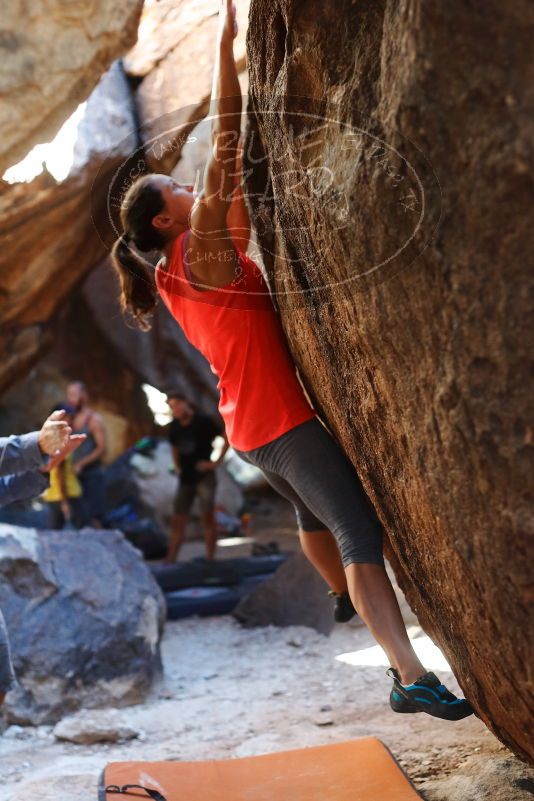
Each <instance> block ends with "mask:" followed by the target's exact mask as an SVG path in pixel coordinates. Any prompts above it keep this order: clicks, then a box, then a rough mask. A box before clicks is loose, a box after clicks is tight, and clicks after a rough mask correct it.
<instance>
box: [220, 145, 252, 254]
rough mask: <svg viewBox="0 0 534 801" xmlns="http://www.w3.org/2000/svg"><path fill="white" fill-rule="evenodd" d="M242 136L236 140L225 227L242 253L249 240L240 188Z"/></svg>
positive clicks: (246, 247)
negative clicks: (231, 184)
mask: <svg viewBox="0 0 534 801" xmlns="http://www.w3.org/2000/svg"><path fill="white" fill-rule="evenodd" d="M242 138H243V137H242V136H241V137H240V139H239V142H238V150H237V155H236V159H235V176H234V187H235V188H234V194H233V197H232V202H231V204H230V208H229V209H228V214H227V215H226V227H227V228H228V233H229V234H230V236H231V237H232V241H233V243H234V245H235V246H236V248H237V249H238V250H240V251H241V252H242V253H246V252H247V249H248V245H249V242H250V231H251V225H250V217H249V213H248V209H247V205H246V203H245V196H244V194H243V189H242V185H241V182H242V177H243V175H242V174H243V142H242Z"/></svg>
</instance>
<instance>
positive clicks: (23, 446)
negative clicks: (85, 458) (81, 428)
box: [0, 411, 71, 476]
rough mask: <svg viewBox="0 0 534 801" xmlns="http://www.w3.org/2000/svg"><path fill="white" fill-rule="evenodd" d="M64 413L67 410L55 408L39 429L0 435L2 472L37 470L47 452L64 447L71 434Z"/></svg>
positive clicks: (2, 473)
mask: <svg viewBox="0 0 534 801" xmlns="http://www.w3.org/2000/svg"><path fill="white" fill-rule="evenodd" d="M64 416H65V412H64V411H57V412H52V414H51V415H50V417H48V418H47V419H46V420H45V422H44V423H43V426H42V428H41V430H40V431H33V432H32V433H31V434H21V435H20V436H17V435H14V436H11V437H0V476H8V475H10V474H12V473H23V472H25V471H26V470H37V469H39V468H40V467H42V466H43V465H44V464H45V463H46V458H45V457H46V456H52V454H54V453H56V452H58V451H59V450H61V448H64V447H65V445H66V444H67V442H68V440H69V436H70V434H71V428H70V426H69V425H67V423H66V421H65V420H63V417H64Z"/></svg>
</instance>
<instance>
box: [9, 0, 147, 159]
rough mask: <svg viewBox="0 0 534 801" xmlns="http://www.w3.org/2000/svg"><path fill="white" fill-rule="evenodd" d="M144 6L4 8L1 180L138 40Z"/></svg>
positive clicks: (102, 3)
mask: <svg viewBox="0 0 534 801" xmlns="http://www.w3.org/2000/svg"><path fill="white" fill-rule="evenodd" d="M142 5H143V2H142V0H123V2H120V3H116V2H114V1H113V0H95V2H92V3H85V2H80V0H69V2H68V3H65V2H60V0H50V2H47V3H45V4H42V3H27V2H24V0H7V2H5V3H3V4H2V71H1V74H0V128H1V130H2V139H1V142H0V175H2V174H3V173H4V171H5V170H6V169H7V168H8V167H10V166H11V165H13V164H15V163H16V162H17V161H18V160H19V159H21V158H23V157H24V156H25V155H26V153H27V152H28V151H29V150H30V149H31V148H32V147H33V145H35V144H37V143H39V142H46V141H49V140H50V139H52V138H53V137H54V136H55V134H56V133H57V131H58V130H59V128H60V127H61V125H62V124H63V123H64V122H65V120H66V119H67V117H69V116H70V114H72V112H73V111H74V110H75V109H76V107H77V106H78V104H79V103H81V102H82V101H83V100H85V99H86V98H87V97H88V95H89V94H90V92H91V90H92V89H93V87H94V86H95V85H96V83H97V82H98V80H99V78H100V76H101V75H102V74H103V73H104V72H105V71H106V70H107V68H108V67H109V65H110V64H111V62H112V61H114V59H116V58H117V57H118V56H120V55H121V54H122V53H124V52H125V51H126V50H127V49H128V47H131V45H132V44H133V43H134V42H135V40H136V35H137V27H138V22H139V16H140V12H141V8H142Z"/></svg>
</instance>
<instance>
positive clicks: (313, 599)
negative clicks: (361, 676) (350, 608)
mask: <svg viewBox="0 0 534 801" xmlns="http://www.w3.org/2000/svg"><path fill="white" fill-rule="evenodd" d="M333 608H334V604H333V601H332V600H331V599H330V598H329V597H328V587H327V586H326V584H325V583H324V581H323V579H322V578H321V577H320V576H319V574H318V573H317V572H316V570H314V568H313V567H312V566H311V565H310V563H309V562H308V560H307V559H306V557H305V556H304V555H303V554H301V553H297V554H294V555H293V556H292V557H291V558H290V559H288V560H287V562H285V564H283V565H282V567H279V568H278V570H277V571H276V573H274V575H273V576H271V577H270V578H268V579H267V580H266V581H264V582H262V584H260V586H259V587H258V589H257V590H254V592H252V593H251V594H250V595H247V597H246V598H244V599H243V600H242V601H240V602H239V604H238V605H237V606H236V608H235V609H234V611H233V613H232V614H233V616H234V617H235V618H236V619H237V620H239V622H240V623H242V624H243V625H244V626H309V627H310V628H312V629H315V630H316V631H318V632H319V633H320V634H330V632H331V631H332V629H333V628H334V624H335V621H334V613H333Z"/></svg>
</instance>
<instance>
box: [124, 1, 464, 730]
mask: <svg viewBox="0 0 534 801" xmlns="http://www.w3.org/2000/svg"><path fill="white" fill-rule="evenodd" d="M236 33H237V25H236V20H235V8H234V6H233V4H232V3H231V2H230V0H222V3H221V8H220V13H219V30H218V36H217V53H216V63H215V71H214V79H213V88H212V112H213V111H214V112H215V113H214V121H213V124H212V152H211V155H210V157H209V159H208V163H207V165H206V168H205V174H204V187H203V190H202V192H201V193H200V194H198V195H197V194H196V193H195V192H194V191H193V187H191V186H185V185H181V184H179V183H177V182H176V181H175V180H174V179H173V178H171V177H169V176H167V175H159V174H150V175H144V176H143V177H141V178H139V179H138V180H137V181H136V182H135V183H134V184H133V185H132V186H131V187H130V188H129V189H128V191H127V193H126V194H125V196H124V200H123V202H122V205H121V222H122V225H123V228H124V234H123V235H122V236H121V237H120V238H119V239H118V240H117V242H116V243H115V245H114V247H113V253H112V255H113V262H114V265H115V268H116V270H117V272H118V276H119V280H120V286H121V305H122V308H123V310H125V311H128V312H129V313H130V314H131V315H132V316H133V317H134V319H135V320H136V321H137V322H138V323H139V324H140V325H141V327H144V328H146V327H148V322H147V318H148V317H149V315H150V314H151V312H152V311H153V309H154V307H155V304H156V300H157V296H158V294H159V295H161V297H162V298H163V301H164V303H165V304H166V305H167V306H168V308H169V309H170V311H171V313H172V314H173V316H174V317H175V319H176V320H177V322H178V323H179V324H180V326H181V327H182V329H183V331H184V333H185V335H186V336H187V338H188V339H189V340H190V341H191V342H192V344H193V345H195V346H196V347H197V348H198V349H199V350H200V351H201V352H202V353H203V354H204V355H205V356H206V358H207V359H208V361H209V363H210V365H211V369H212V370H213V372H214V373H215V374H216V375H217V376H218V378H219V382H218V388H219V390H220V402H219V410H220V413H221V416H222V418H223V420H224V422H225V427H226V432H227V436H228V440H229V442H230V444H231V445H232V447H233V448H234V450H235V451H236V452H237V453H238V454H239V455H240V456H241V457H242V458H243V459H245V461H248V462H250V463H251V464H253V465H256V466H257V467H259V468H260V469H261V470H262V471H263V472H264V473H265V475H266V478H267V479H268V481H269V482H270V483H271V484H272V485H273V487H274V488H275V489H276V490H277V491H278V492H280V493H281V494H282V495H284V496H285V497H286V498H288V499H289V500H290V501H292V502H293V504H294V506H295V509H296V514H297V520H298V525H299V534H300V539H301V542H302V547H303V550H304V552H305V553H306V555H307V556H308V558H309V559H310V561H311V562H312V564H313V565H315V567H316V568H317V570H318V571H319V572H320V573H321V574H322V575H323V577H324V578H325V580H326V581H327V583H328V584H329V585H330V587H331V588H332V590H334V592H336V594H337V595H339V596H342V594H343V593H344V592H347V590H348V594H349V596H350V600H351V602H352V605H353V606H354V607H355V608H356V609H357V610H358V613H359V614H360V616H361V617H362V619H363V620H364V622H365V623H366V625H367V626H368V628H369V630H370V631H371V633H372V634H373V636H374V637H375V639H376V640H377V642H378V643H379V644H380V645H381V646H382V648H383V649H384V651H385V652H386V654H387V656H388V659H389V661H390V664H391V665H392V667H391V668H390V669H389V670H388V671H387V673H388V675H389V676H390V677H391V678H392V679H393V688H392V690H391V695H390V704H391V707H392V708H393V710H394V711H396V712H426V713H428V714H430V715H434V716H435V717H440V718H445V719H448V720H459V719H460V718H464V717H466V716H467V715H470V714H472V711H473V710H472V709H471V707H470V705H469V704H468V702H467V701H466V700H464V699H459V698H456V697H455V696H454V695H453V694H452V693H450V692H449V691H448V690H447V689H446V687H444V686H443V685H442V684H441V683H440V681H439V679H438V678H437V677H436V676H435V675H434V674H433V673H428V672H427V671H426V670H425V668H424V667H423V665H422V664H421V662H420V661H419V659H418V657H417V655H416V653H415V651H414V650H413V648H412V645H411V643H410V640H409V638H408V635H407V633H406V628H405V626H404V622H403V620H402V617H401V613H400V609H399V605H398V602H397V599H396V596H395V593H394V591H393V588H392V585H391V582H390V580H389V578H388V575H387V573H386V570H385V567H384V560H383V556H382V528H381V526H380V523H379V521H378V519H377V516H376V514H375V512H374V509H373V507H372V506H371V504H370V501H369V500H368V498H367V496H366V494H365V492H364V490H363V487H362V484H361V482H360V480H359V478H358V475H357V474H356V471H355V469H354V467H353V465H352V463H351V462H350V461H349V459H348V457H346V455H345V453H344V452H343V450H342V449H341V447H340V446H339V445H338V443H337V442H336V440H335V439H334V438H333V437H332V436H331V435H330V433H329V432H328V431H327V429H326V428H325V427H324V425H323V424H322V423H321V422H320V420H319V418H318V417H317V415H316V414H315V412H314V410H313V408H312V406H311V405H310V403H309V401H308V400H307V398H306V395H305V394H304V392H303V390H302V387H301V385H300V383H299V381H298V378H297V374H296V370H295V364H294V363H293V360H292V358H291V355H290V352H289V349H288V347H287V343H286V341H285V339H284V334H283V330H282V328H281V325H280V322H279V319H278V316H277V313H276V311H275V308H274V306H273V303H272V300H271V296H270V294H269V289H268V287H267V284H266V282H265V281H264V279H263V277H262V274H261V272H260V270H259V269H258V267H257V266H256V265H255V263H254V262H253V261H252V260H251V259H250V258H248V257H247V256H246V255H245V253H244V252H243V250H244V249H246V243H245V245H244V246H243V243H242V240H240V239H239V235H240V233H241V234H242V231H240V230H239V228H240V227H243V221H242V213H243V210H244V204H243V203H241V206H242V208H241V217H240V215H239V214H238V215H237V217H236V215H235V213H234V214H233V213H232V212H235V206H236V204H235V203H232V200H235V195H236V186H235V184H236V182H235V180H234V178H235V175H236V154H237V147H238V140H239V135H240V126H241V92H240V87H239V83H238V79H237V71H236V65H235V60H234V53H233V40H234V38H235V36H236ZM231 205H232V207H233V208H232V211H231V210H230V206H231ZM236 220H238V221H237V222H236ZM247 224H248V223H246V224H245V227H246V225H247ZM132 245H133V246H135V250H134V249H133V248H132ZM153 250H157V251H160V252H161V253H162V254H163V255H162V258H161V260H160V261H159V263H158V265H157V267H156V270H155V280H154V277H153V275H154V271H153V270H152V269H151V267H150V265H149V264H148V263H147V262H146V260H144V259H143V258H142V257H141V256H140V255H139V251H141V252H150V251H153ZM332 534H333V536H332ZM334 537H335V540H334ZM340 557H341V558H340Z"/></svg>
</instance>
